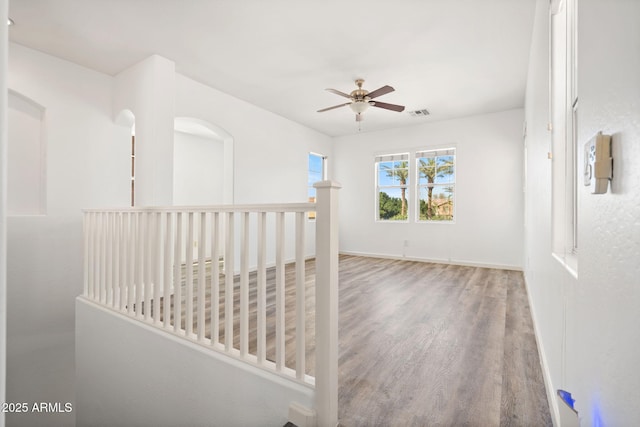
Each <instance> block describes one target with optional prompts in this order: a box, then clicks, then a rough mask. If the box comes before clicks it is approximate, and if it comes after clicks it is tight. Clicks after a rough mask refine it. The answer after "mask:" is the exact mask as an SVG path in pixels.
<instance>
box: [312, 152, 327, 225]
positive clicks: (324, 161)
mask: <svg viewBox="0 0 640 427" xmlns="http://www.w3.org/2000/svg"><path fill="white" fill-rule="evenodd" d="M312 156H314V157H318V158H320V162H321V170H320V176H321V178H320V180H316V181H312V179H311V172H312V171H311V167H310V166H311V157H312ZM327 163H328V160H327V156H325V155H324V154H320V153H316V152H313V151H310V152H309V153H308V155H307V201H308V202H309V203H315V202H316V200H317V199H316V197H317V193H316V188H315V187H314V186H313V184H315V183H316V182H319V181H326V180H327V176H328V167H327ZM313 172H317V171H313ZM311 193H313V197H312V196H311V195H310V194H311ZM312 199H313V200H312ZM307 219H308V220H309V221H315V219H316V213H315V211H313V212H309V213H308V214H307Z"/></svg>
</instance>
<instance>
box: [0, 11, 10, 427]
mask: <svg viewBox="0 0 640 427" xmlns="http://www.w3.org/2000/svg"><path fill="white" fill-rule="evenodd" d="M8 9H9V3H8V2H7V0H0V22H6V21H7V18H8ZM8 31H9V28H8V27H7V26H4V25H3V26H1V27H0V402H6V401H7V399H6V394H5V391H6V387H5V384H6V373H7V370H6V368H7V366H6V360H7V357H6V355H7V351H6V350H7V348H6V344H7V222H6V218H7V172H6V171H7V164H8V163H7V147H8V141H7V136H8V133H7V123H8V122H7V109H8V108H7V95H6V94H7V89H8V88H7V69H8V65H7V63H8V55H7V40H8ZM4 425H5V417H4V413H0V427H4Z"/></svg>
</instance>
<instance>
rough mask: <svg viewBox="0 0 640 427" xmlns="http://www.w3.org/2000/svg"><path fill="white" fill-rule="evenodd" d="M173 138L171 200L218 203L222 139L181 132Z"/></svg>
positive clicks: (221, 187) (221, 185)
mask: <svg viewBox="0 0 640 427" xmlns="http://www.w3.org/2000/svg"><path fill="white" fill-rule="evenodd" d="M173 141H174V142H173V204H174V205H191V206H194V205H220V204H222V203H223V195H224V141H222V140H219V139H213V138H204V137H202V136H198V135H193V134H189V133H185V132H175V134H174V138H173Z"/></svg>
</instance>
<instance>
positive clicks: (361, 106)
mask: <svg viewBox="0 0 640 427" xmlns="http://www.w3.org/2000/svg"><path fill="white" fill-rule="evenodd" d="M363 83H364V80H363V79H357V80H356V85H358V89H355V90H353V91H352V92H351V93H350V94H348V95H347V94H346V93H344V92H340V91H339V90H335V89H326V90H327V91H329V92H331V93H335V94H336V95H340V96H342V97H345V98H348V99H349V102H345V103H344V104H340V105H334V106H333V107H328V108H323V109H322V110H318V113H322V112H324V111H329V110H333V109H334V108H340V107H344V106H345V105H348V106H349V107H351V110H353V112H354V113H356V121H357V122H359V121H362V119H363V118H364V117H363V116H362V113H364V112H365V111H366V110H367V108H369V106H372V107H378V108H384V109H385V110H391V111H398V112H400V111H404V106H403V105H396V104H387V103H386V102H380V101H372V99H374V98H377V97H379V96H381V95H385V94H387V93H389V92H393V91H394V90H395V89H394V88H392V87H391V86H389V85H386V86H382V87H381V88H380V89H376V90H374V91H373V92H369V91H368V90H365V89H362V84H363Z"/></svg>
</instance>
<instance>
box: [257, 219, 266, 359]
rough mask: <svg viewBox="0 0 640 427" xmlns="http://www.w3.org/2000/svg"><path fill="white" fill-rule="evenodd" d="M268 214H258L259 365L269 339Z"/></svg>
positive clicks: (264, 355)
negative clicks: (267, 338)
mask: <svg viewBox="0 0 640 427" xmlns="http://www.w3.org/2000/svg"><path fill="white" fill-rule="evenodd" d="M266 234H267V214H266V212H259V213H258V271H257V284H256V286H257V291H256V293H257V295H256V297H257V306H258V307H257V311H258V313H257V315H256V316H257V328H258V330H257V339H258V342H257V352H256V356H257V359H258V364H263V363H264V361H265V360H266V351H267V349H266V348H267V345H266V337H267V308H266V307H267V291H266V289H267V268H266V254H267V237H266Z"/></svg>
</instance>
